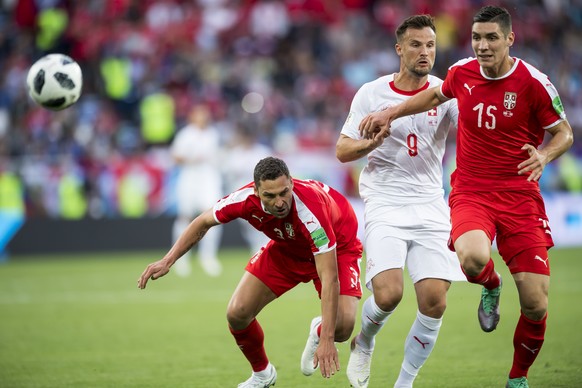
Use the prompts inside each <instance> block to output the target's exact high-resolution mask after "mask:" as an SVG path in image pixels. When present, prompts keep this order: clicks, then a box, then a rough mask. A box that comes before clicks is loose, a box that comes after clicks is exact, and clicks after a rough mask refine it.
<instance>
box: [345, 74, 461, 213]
mask: <svg viewBox="0 0 582 388" xmlns="http://www.w3.org/2000/svg"><path fill="white" fill-rule="evenodd" d="M442 82H443V81H442V80H441V79H439V78H437V77H434V76H432V75H429V76H428V82H427V84H426V85H425V86H424V87H423V88H422V89H420V90H416V91H412V92H408V91H403V90H399V89H398V88H396V87H395V85H394V75H393V74H392V75H386V76H383V77H380V78H378V79H376V80H375V81H372V82H368V83H366V84H364V85H363V86H362V87H361V88H360V90H358V92H357V93H356V95H355V96H354V99H353V101H352V106H351V108H350V113H349V115H348V118H347V120H346V122H345V124H344V126H343V128H342V131H341V133H342V134H343V135H346V136H348V137H350V138H352V139H361V138H362V137H361V136H360V133H359V130H358V126H359V124H360V122H361V121H362V119H363V118H364V117H365V116H366V115H368V114H369V113H372V112H377V111H381V110H383V109H386V108H387V107H389V106H393V105H397V104H400V103H401V102H403V101H405V100H407V99H408V98H410V97H411V96H413V95H415V94H416V93H418V92H420V91H422V90H424V89H427V88H430V87H433V86H438V85H440V84H442ZM458 114H459V112H458V109H457V102H456V100H455V99H453V100H450V101H447V102H445V103H443V104H441V105H439V106H438V107H436V108H434V109H432V110H430V111H428V112H423V113H419V114H415V115H411V116H405V117H402V118H399V119H397V120H395V121H394V122H392V125H391V134H390V136H389V137H388V138H386V139H385V140H384V143H383V144H382V145H381V146H380V147H378V148H376V149H375V150H373V151H372V152H370V153H369V154H368V163H367V165H366V167H365V168H364V169H363V170H362V172H361V175H360V195H361V197H362V199H363V200H364V202H366V203H369V202H370V201H373V202H376V203H377V204H403V203H405V204H410V203H425V202H430V201H432V200H434V199H436V198H438V197H441V198H442V197H443V194H444V190H443V167H442V160H443V156H444V153H445V140H446V137H447V134H448V132H449V128H450V126H451V125H453V126H454V127H456V125H457V118H458Z"/></svg>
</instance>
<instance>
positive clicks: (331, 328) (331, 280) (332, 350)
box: [313, 249, 340, 378]
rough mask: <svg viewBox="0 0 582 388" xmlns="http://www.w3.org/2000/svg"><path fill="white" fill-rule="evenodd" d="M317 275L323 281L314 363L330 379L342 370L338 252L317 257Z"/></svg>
mask: <svg viewBox="0 0 582 388" xmlns="http://www.w3.org/2000/svg"><path fill="white" fill-rule="evenodd" d="M315 266H316V267H317V274H318V276H319V279H320V280H321V317H322V320H321V333H320V335H319V345H318V346H317V350H316V351H315V356H314V358H313V362H314V364H315V365H317V364H319V370H320V371H321V375H322V376H323V377H325V378H330V377H331V376H333V375H334V374H335V373H336V372H337V371H339V369H340V364H339V357H338V354H337V349H336V347H335V326H336V320H337V310H338V306H339V278H338V272H337V256H336V250H335V249H332V250H331V251H329V252H325V253H321V254H319V255H317V256H315Z"/></svg>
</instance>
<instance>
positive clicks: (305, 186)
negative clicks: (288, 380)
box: [138, 157, 362, 388]
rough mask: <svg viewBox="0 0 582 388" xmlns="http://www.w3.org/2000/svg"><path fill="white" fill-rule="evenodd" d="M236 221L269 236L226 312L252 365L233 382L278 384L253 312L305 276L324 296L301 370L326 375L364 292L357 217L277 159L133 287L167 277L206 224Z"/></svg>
mask: <svg viewBox="0 0 582 388" xmlns="http://www.w3.org/2000/svg"><path fill="white" fill-rule="evenodd" d="M237 218H242V219H245V220H246V221H247V222H249V223H250V224H251V225H252V226H254V227H255V228H256V229H257V230H259V231H261V232H263V233H264V234H265V235H267V236H268V237H269V238H270V239H271V240H270V241H269V243H267V245H266V246H265V247H264V248H262V249H261V250H260V251H259V252H257V253H256V254H255V255H254V256H253V257H252V258H251V259H250V261H249V262H248V264H247V266H246V268H245V269H246V272H245V273H244V275H243V276H242V279H241V281H240V283H239V284H238V286H237V288H236V290H235V291H234V294H233V295H232V297H231V300H230V303H229V305H228V309H227V320H228V324H229V327H230V332H231V333H232V335H233V336H234V338H235V341H236V343H237V345H238V346H239V348H240V349H241V351H242V352H243V354H244V355H245V357H246V358H247V360H248V361H249V363H250V364H251V367H252V370H253V373H252V375H251V377H250V378H249V379H248V380H246V381H245V382H243V383H241V384H239V385H238V386H239V387H245V388H246V387H269V386H271V385H274V384H275V381H276V379H277V372H276V370H275V367H274V366H273V365H272V364H271V363H270V362H269V359H268V358H267V355H266V352H265V348H264V346H263V340H264V334H263V329H262V328H261V325H260V324H259V322H258V321H257V319H256V316H257V315H258V314H259V312H260V311H261V310H262V309H263V308H264V307H265V306H266V305H267V304H269V303H270V302H272V301H273V300H275V299H276V298H277V297H279V296H281V295H283V294H284V293H285V292H287V291H289V290H290V289H292V288H293V287H295V286H296V285H297V284H299V283H307V282H310V281H313V283H314V285H315V288H316V290H317V292H318V293H319V297H320V299H321V316H320V317H316V318H314V319H313V321H312V322H311V328H310V333H309V337H308V340H307V344H306V346H305V350H304V351H303V355H302V357H301V370H302V372H303V373H304V374H305V375H311V374H313V373H314V371H315V369H316V368H317V367H318V366H319V368H320V370H321V374H322V376H323V377H326V378H329V377H331V376H332V375H333V374H335V372H336V371H338V370H339V367H340V366H339V358H338V353H337V349H336V347H335V344H334V342H344V341H346V340H347V339H349V338H350V336H351V334H352V331H353V328H354V324H355V320H356V313H357V309H358V301H359V299H360V298H361V296H362V289H361V286H360V269H359V261H360V259H361V258H362V244H361V242H360V240H359V239H358V237H357V229H358V221H357V218H356V215H355V212H354V210H353V209H352V207H351V205H350V203H349V202H348V200H347V199H346V198H344V197H343V196H342V195H341V194H340V193H339V192H337V191H336V190H334V189H333V188H331V187H329V186H327V185H325V184H323V183H320V182H317V181H314V180H299V179H294V178H291V175H290V174H289V170H288V168H287V165H286V164H285V162H284V161H282V160H281V159H277V158H274V157H267V158H265V159H262V160H261V161H260V162H259V163H258V164H257V165H256V166H255V170H254V183H249V184H248V185H246V186H244V187H242V188H241V189H239V190H237V191H235V192H233V193H231V194H230V195H228V196H226V197H224V198H222V199H221V200H220V201H218V202H217V203H216V205H214V207H213V208H212V209H209V210H207V211H206V212H204V213H203V214H201V215H200V216H198V217H197V218H196V219H194V221H192V223H190V225H189V226H188V228H187V229H186V230H185V231H184V233H183V234H182V235H181V236H180V238H179V239H178V240H177V241H176V243H175V244H174V245H173V247H172V248H171V249H170V250H169V251H168V253H167V254H166V255H165V256H164V258H162V259H161V260H159V261H156V262H155V263H152V264H150V265H148V266H147V268H146V269H145V271H144V272H143V273H142V275H141V277H140V279H139V280H138V287H139V288H142V289H143V288H145V287H146V284H147V282H148V280H149V279H152V280H155V279H158V278H160V277H162V276H164V275H166V274H167V273H168V272H169V270H170V267H171V266H172V265H173V264H174V263H175V262H176V261H177V260H178V259H179V258H180V257H181V256H182V255H184V253H186V252H187V251H188V250H190V249H191V248H192V247H193V246H194V245H196V244H197V243H198V242H199V241H200V240H201V239H202V238H203V237H204V234H205V233H206V232H207V231H208V230H209V229H210V228H212V227H214V226H216V225H220V224H225V223H227V222H230V221H232V220H235V219H237Z"/></svg>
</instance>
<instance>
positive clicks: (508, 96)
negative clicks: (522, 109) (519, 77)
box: [503, 92, 517, 109]
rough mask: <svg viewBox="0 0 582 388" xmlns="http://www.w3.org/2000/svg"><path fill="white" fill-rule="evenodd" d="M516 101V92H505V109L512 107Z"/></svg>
mask: <svg viewBox="0 0 582 388" xmlns="http://www.w3.org/2000/svg"><path fill="white" fill-rule="evenodd" d="M516 103H517V93H513V92H505V97H504V98H503V106H504V107H505V109H513V108H515V105H516Z"/></svg>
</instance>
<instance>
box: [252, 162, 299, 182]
mask: <svg viewBox="0 0 582 388" xmlns="http://www.w3.org/2000/svg"><path fill="white" fill-rule="evenodd" d="M283 175H285V176H286V177H287V178H291V175H290V174H289V168H288V167H287V164H285V162H284V161H283V160H281V159H279V158H275V157H273V156H268V157H266V158H264V159H261V160H260V161H259V163H257V165H256V166H255V172H254V174H253V176H254V181H255V186H257V187H259V185H260V183H261V181H267V180H269V181H274V180H275V179H277V178H279V177H280V176H283Z"/></svg>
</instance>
